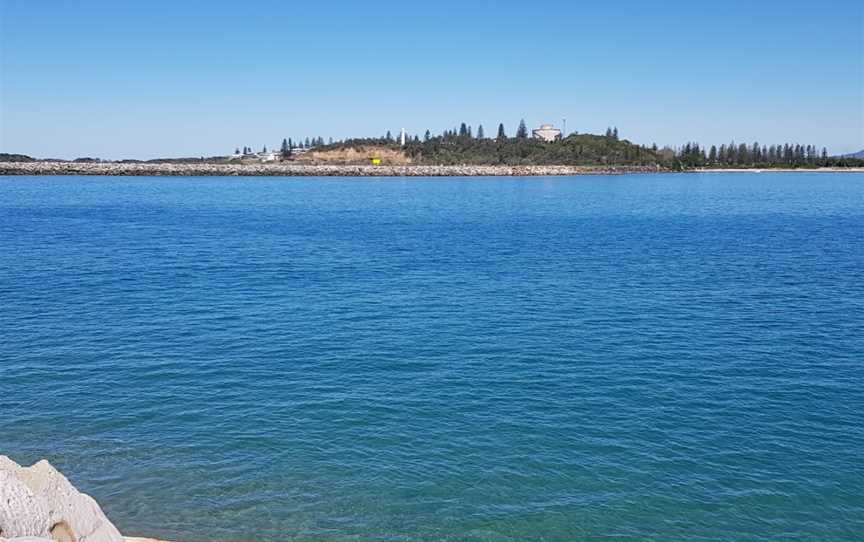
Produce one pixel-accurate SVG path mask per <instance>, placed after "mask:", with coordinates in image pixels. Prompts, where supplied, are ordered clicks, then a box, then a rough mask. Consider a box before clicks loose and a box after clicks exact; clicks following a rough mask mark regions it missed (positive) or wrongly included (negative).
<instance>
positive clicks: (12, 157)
mask: <svg viewBox="0 0 864 542" xmlns="http://www.w3.org/2000/svg"><path fill="white" fill-rule="evenodd" d="M35 161H36V160H35V159H34V158H31V157H30V156H27V155H26V154H9V153H7V152H0V162H35Z"/></svg>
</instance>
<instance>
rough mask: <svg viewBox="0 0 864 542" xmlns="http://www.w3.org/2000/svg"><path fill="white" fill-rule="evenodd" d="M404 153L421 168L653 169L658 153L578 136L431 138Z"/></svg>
mask: <svg viewBox="0 0 864 542" xmlns="http://www.w3.org/2000/svg"><path fill="white" fill-rule="evenodd" d="M502 128H503V127H502ZM405 152H406V153H408V155H409V156H411V157H412V158H413V159H414V160H415V162H418V163H424V164H443V165H447V164H471V165H480V164H506V165H529V164H537V165H551V164H560V165H611V164H616V165H654V164H658V163H659V157H658V155H657V153H655V152H653V151H651V150H649V149H645V148H643V147H640V146H638V145H634V144H632V143H630V142H629V141H610V140H607V139H606V138H603V137H600V136H595V135H589V134H581V135H571V136H569V137H567V138H565V139H564V140H560V141H553V142H545V141H542V140H539V139H529V138H527V137H523V138H506V137H504V138H498V139H495V140H491V139H473V138H462V137H458V136H454V135H452V134H449V133H448V134H446V135H443V136H440V137H433V138H431V139H430V140H429V141H427V142H423V143H416V142H412V143H411V144H409V145H406V147H405Z"/></svg>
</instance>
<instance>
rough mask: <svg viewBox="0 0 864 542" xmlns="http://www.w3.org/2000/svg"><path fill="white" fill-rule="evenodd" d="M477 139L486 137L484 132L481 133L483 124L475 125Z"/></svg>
mask: <svg viewBox="0 0 864 542" xmlns="http://www.w3.org/2000/svg"><path fill="white" fill-rule="evenodd" d="M477 139H486V134H485V133H483V125H482V124H478V125H477Z"/></svg>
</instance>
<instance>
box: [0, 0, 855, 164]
mask: <svg viewBox="0 0 864 542" xmlns="http://www.w3.org/2000/svg"><path fill="white" fill-rule="evenodd" d="M0 17H2V21H0V24H2V27H0V83H2V91H0V152H20V153H25V154H30V155H33V156H40V157H60V158H74V157H77V156H100V157H103V158H123V157H136V158H152V157H157V156H201V155H206V156H209V155H217V154H227V153H230V152H232V151H233V150H234V148H235V147H237V146H243V145H249V146H253V147H255V148H260V147H261V146H262V145H265V144H266V145H268V146H272V145H277V144H278V143H279V142H280V141H281V140H282V138H283V137H292V138H294V139H297V138H301V137H306V136H322V137H325V138H328V137H334V138H342V137H348V136H361V135H379V134H383V133H384V132H386V131H387V130H391V131H392V132H394V133H396V132H398V130H399V129H400V128H402V127H405V128H406V129H407V130H408V131H409V132H411V133H421V134H422V133H423V132H424V131H425V130H426V129H430V130H432V131H433V132H440V131H442V130H444V129H446V128H452V127H453V126H456V125H458V123H460V122H466V123H468V124H471V125H473V126H476V125H477V124H483V126H484V128H485V129H486V132H487V133H491V132H493V131H494V130H495V128H496V127H497V125H498V123H499V122H503V123H504V124H505V126H506V128H507V130H508V132H509V133H510V134H512V133H513V132H514V131H515V128H516V125H517V124H518V122H519V119H520V118H525V120H526V122H527V123H528V124H529V125H536V124H539V123H540V122H553V123H555V124H560V123H561V118H562V117H566V118H567V127H568V129H569V130H577V131H580V132H592V133H602V132H603V131H605V129H606V127H607V126H610V125H615V126H618V128H619V130H620V133H621V135H622V137H626V138H628V139H631V140H633V141H635V142H638V143H644V144H651V143H653V142H656V143H657V144H659V145H665V144H669V145H679V144H683V143H684V142H685V141H688V140H696V141H699V142H701V143H702V144H705V145H710V144H712V143H717V144H719V143H723V142H728V141H730V140H732V139H735V140H736V141H742V140H743V141H746V142H748V143H752V142H753V141H759V142H760V143H766V144H770V143H774V142H785V141H792V142H800V143H812V144H816V145H819V146H823V145H824V146H827V147H828V148H829V150H830V151H831V152H834V153H841V152H850V151H854V150H860V149H862V148H864V38H862V33H864V8H862V2H860V1H852V0H848V1H847V0H844V1H834V2H831V1H827V2H822V3H819V2H812V1H808V2H795V1H786V2H775V1H759V2H750V1H748V2H739V1H725V2H699V1H693V0H691V1H689V2H677V1H671V2H577V1H575V0H570V1H555V0H550V1H543V2H502V1H498V2H491V1H489V2H486V1H483V2H478V1H468V0H463V1H461V2H451V1H449V0H441V1H433V2H411V1H407V0H406V1H402V2H390V1H380V2H340V1H334V0H329V1H318V2H302V3H301V2H277V1H267V0H259V1H256V2H238V1H234V2H220V1H214V0H209V1H183V2H177V1H174V2H167V1H166V2H163V1H157V0H148V1H146V2H117V1H116V0H115V1H100V0H88V1H85V2H75V1H71V0H69V1H64V0H56V1H54V2H34V1H32V0H0Z"/></svg>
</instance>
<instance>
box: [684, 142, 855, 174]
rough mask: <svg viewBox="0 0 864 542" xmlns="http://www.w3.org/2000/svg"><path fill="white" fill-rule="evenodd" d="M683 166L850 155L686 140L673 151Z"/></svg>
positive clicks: (806, 162) (811, 161)
mask: <svg viewBox="0 0 864 542" xmlns="http://www.w3.org/2000/svg"><path fill="white" fill-rule="evenodd" d="M675 158H676V160H677V161H678V162H679V163H680V165H681V166H682V167H687V168H698V167H733V168H734V167H792V168H794V167H808V166H809V167H819V166H822V167H824V166H829V165H834V164H837V163H838V162H845V161H848V160H850V159H843V158H838V157H831V156H829V155H828V149H826V148H825V147H822V149H821V150H819V149H818V148H817V147H816V145H801V144H800V143H782V144H774V145H760V144H759V143H758V142H757V143H753V144H750V145H748V144H746V143H738V144H736V143H735V142H732V143H729V144H728V145H726V144H724V145H720V146H719V147H717V146H716V145H712V146H711V148H710V149H708V150H706V149H705V148H704V147H701V146H700V145H699V144H698V143H687V144H685V145H684V146H683V147H681V148H680V149H678V151H677V152H676V153H675ZM852 160H854V159H852Z"/></svg>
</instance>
